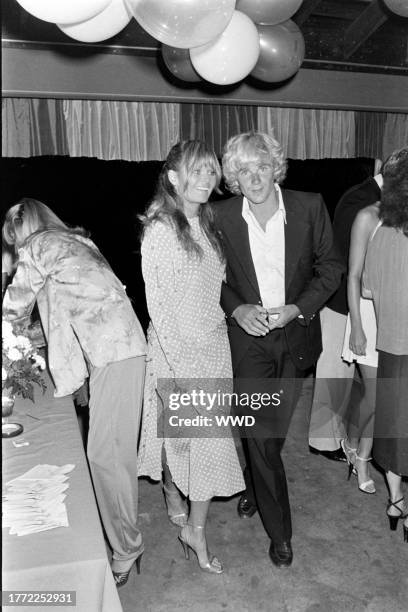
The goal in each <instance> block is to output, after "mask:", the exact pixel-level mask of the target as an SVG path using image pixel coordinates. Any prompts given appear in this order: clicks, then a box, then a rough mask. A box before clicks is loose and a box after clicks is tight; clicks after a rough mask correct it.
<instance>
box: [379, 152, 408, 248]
mask: <svg viewBox="0 0 408 612" xmlns="http://www.w3.org/2000/svg"><path fill="white" fill-rule="evenodd" d="M383 177H384V184H383V188H382V191H381V204H380V210H379V217H380V219H382V222H383V225H384V226H386V227H395V228H396V229H399V230H401V231H402V232H403V233H404V234H405V236H407V237H408V147H404V148H402V149H399V150H397V151H394V152H393V153H392V154H391V155H390V157H389V158H388V159H387V161H386V163H385V164H384V168H383Z"/></svg>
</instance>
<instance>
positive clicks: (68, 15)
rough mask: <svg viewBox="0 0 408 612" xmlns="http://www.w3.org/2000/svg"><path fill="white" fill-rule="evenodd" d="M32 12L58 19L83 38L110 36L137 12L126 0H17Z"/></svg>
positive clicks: (70, 33)
mask: <svg viewBox="0 0 408 612" xmlns="http://www.w3.org/2000/svg"><path fill="white" fill-rule="evenodd" d="M17 2H18V3H19V4H20V5H21V6H22V7H23V8H24V9H25V10H26V11H27V12H28V13H31V15H34V17H38V18H39V19H42V20H43V21H49V22H51V23H55V24H56V25H57V26H58V27H59V28H60V30H62V31H63V32H64V34H67V36H70V37H71V38H73V39H75V40H79V41H81V42H87V43H91V42H99V41H102V40H107V39H108V38H112V36H115V35H116V34H118V33H119V32H120V31H121V30H123V28H125V27H126V26H127V25H128V23H129V22H130V20H131V19H132V17H133V15H132V12H131V11H130V9H129V8H128V7H127V5H126V4H125V1H124V0H17Z"/></svg>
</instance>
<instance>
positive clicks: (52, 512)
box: [2, 464, 75, 536]
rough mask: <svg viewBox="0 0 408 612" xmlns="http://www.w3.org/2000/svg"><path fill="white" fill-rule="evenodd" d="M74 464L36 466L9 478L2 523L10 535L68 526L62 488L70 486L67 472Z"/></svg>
mask: <svg viewBox="0 0 408 612" xmlns="http://www.w3.org/2000/svg"><path fill="white" fill-rule="evenodd" d="M74 467H75V465H72V464H67V465H63V466H56V465H47V464H42V465H36V466H35V467H33V468H32V469H31V470H29V471H28V472H26V473H25V474H22V475H21V476H19V477H18V478H14V479H13V480H10V481H9V482H8V483H7V484H6V487H5V493H4V494H3V496H2V497H3V526H4V527H10V534H11V535H13V534H16V535H19V536H21V535H27V534H29V533H36V532H39V531H45V530H47V529H54V528H55V527H68V526H69V523H68V515H67V511H66V507H65V503H64V500H65V497H66V495H65V494H64V491H66V490H67V489H68V487H69V483H68V482H66V481H67V480H68V478H69V477H68V476H67V474H68V473H69V472H71V471H72V470H73V469H74Z"/></svg>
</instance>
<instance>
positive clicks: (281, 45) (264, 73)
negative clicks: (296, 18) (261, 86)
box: [251, 19, 305, 83]
mask: <svg viewBox="0 0 408 612" xmlns="http://www.w3.org/2000/svg"><path fill="white" fill-rule="evenodd" d="M257 28H258V32H259V42H260V45H261V52H260V54H259V60H258V62H257V63H256V66H255V68H254V69H253V70H252V72H251V75H252V76H254V77H255V78H257V79H259V80H260V81H266V82H267V83H277V82H279V81H284V80H285V79H288V78H289V77H291V76H293V75H294V74H295V73H296V72H297V71H298V70H299V68H300V66H301V65H302V62H303V59H304V57H305V41H304V38H303V35H302V32H301V31H300V30H299V28H298V27H297V25H296V23H294V22H293V21H292V20H291V19H288V21H285V23H279V24H278V25H273V26H268V25H258V26H257Z"/></svg>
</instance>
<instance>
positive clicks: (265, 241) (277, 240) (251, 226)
mask: <svg viewBox="0 0 408 612" xmlns="http://www.w3.org/2000/svg"><path fill="white" fill-rule="evenodd" d="M275 189H276V195H277V198H278V209H277V210H276V212H275V213H274V214H273V215H272V217H271V218H270V219H268V221H267V223H266V226H265V229H263V228H262V227H261V226H260V224H259V222H258V221H257V219H256V217H255V215H254V213H253V212H252V211H251V209H250V206H249V202H248V200H247V198H245V197H244V200H243V204H242V217H243V218H244V220H245V221H246V223H247V225H248V235H249V245H250V249H251V256H252V261H253V263H254V267H255V273H256V277H257V281H258V286H259V291H260V294H261V300H262V305H263V306H264V307H265V308H275V307H278V306H282V305H283V304H285V223H286V210H285V206H284V203H283V197H282V192H281V190H280V187H279V186H278V185H275Z"/></svg>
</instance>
